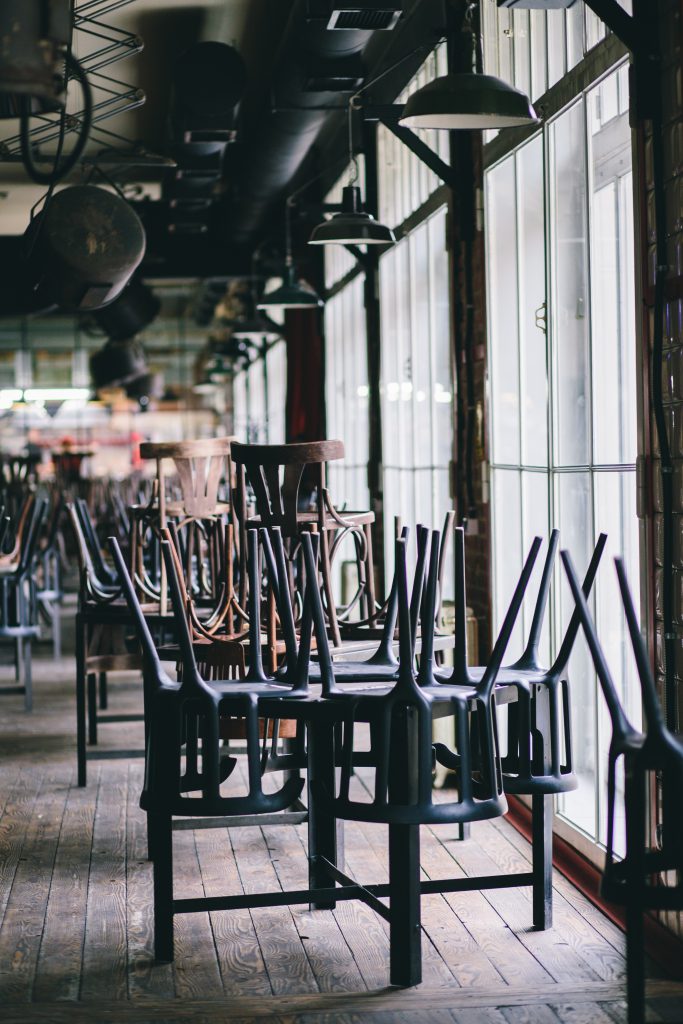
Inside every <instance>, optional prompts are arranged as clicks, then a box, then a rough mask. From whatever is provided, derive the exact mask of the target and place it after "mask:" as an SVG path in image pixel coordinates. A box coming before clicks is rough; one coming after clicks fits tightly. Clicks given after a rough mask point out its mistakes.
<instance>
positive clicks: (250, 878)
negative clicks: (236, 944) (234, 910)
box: [230, 828, 318, 995]
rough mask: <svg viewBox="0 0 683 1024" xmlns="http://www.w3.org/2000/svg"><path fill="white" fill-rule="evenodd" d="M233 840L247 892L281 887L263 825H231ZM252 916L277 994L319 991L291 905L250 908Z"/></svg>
mask: <svg viewBox="0 0 683 1024" xmlns="http://www.w3.org/2000/svg"><path fill="white" fill-rule="evenodd" d="M230 842H231V844H232V848H233V852H234V855H235V860H236V863H237V868H238V871H239V875H240V880H241V882H242V886H243V888H244V891H245V892H273V891H275V890H277V889H280V888H281V886H280V884H279V882H278V877H277V874H276V872H275V868H274V866H273V865H272V864H271V863H270V860H269V858H268V850H267V846H266V842H265V839H264V838H263V835H262V833H261V829H260V828H234V829H230ZM251 919H252V921H253V923H254V928H255V929H256V935H257V936H258V940H259V945H260V947H261V954H262V956H263V960H264V963H265V965H266V970H267V972H268V978H269V979H270V984H271V987H272V990H273V992H274V993H275V995H285V994H288V993H291V992H316V991H317V990H318V985H317V982H316V979H315V974H314V972H313V969H312V968H311V965H310V963H309V960H308V957H307V955H306V952H305V950H304V948H303V947H302V944H301V942H300V940H299V934H298V932H297V930H296V927H295V925H294V921H293V919H292V911H291V909H290V908H289V907H269V908H259V909H257V910H252V911H251Z"/></svg>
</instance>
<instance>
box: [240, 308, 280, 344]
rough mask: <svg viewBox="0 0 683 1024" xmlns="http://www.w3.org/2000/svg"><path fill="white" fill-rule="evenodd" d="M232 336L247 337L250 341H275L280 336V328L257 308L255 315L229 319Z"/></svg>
mask: <svg viewBox="0 0 683 1024" xmlns="http://www.w3.org/2000/svg"><path fill="white" fill-rule="evenodd" d="M229 326H230V328H231V330H232V337H233V338H248V339H249V340H250V341H262V340H264V339H265V340H266V341H276V340H277V339H278V338H281V337H282V328H281V327H280V325H279V324H276V323H275V321H274V320H271V318H270V317H269V316H267V315H266V314H265V313H263V312H259V310H258V309H257V311H256V315H255V316H245V317H237V318H236V319H235V320H231V321H229Z"/></svg>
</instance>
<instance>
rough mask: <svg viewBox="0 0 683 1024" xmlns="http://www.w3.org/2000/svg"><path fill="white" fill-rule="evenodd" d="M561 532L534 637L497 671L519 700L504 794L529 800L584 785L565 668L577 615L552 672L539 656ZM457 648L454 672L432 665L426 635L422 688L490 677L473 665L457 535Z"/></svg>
mask: <svg viewBox="0 0 683 1024" xmlns="http://www.w3.org/2000/svg"><path fill="white" fill-rule="evenodd" d="M606 541H607V535H606V534H604V533H603V534H600V537H599V539H598V542H597V544H596V546H595V550H594V551H593V555H592V557H591V561H590V564H589V566H588V570H587V572H586V576H585V579H584V582H583V589H584V593H585V594H586V595H587V596H588V594H590V591H591V587H592V586H593V581H594V580H595V574H596V573H597V570H598V565H599V564H600V559H601V557H602V553H603V550H604V547H605V543H606ZM558 542H559V531H558V530H553V531H552V533H551V535H550V541H549V544H548V553H547V555H546V560H545V564H544V567H543V573H542V576H541V583H540V586H539V590H538V596H537V598H536V604H535V607H534V614H533V618H532V622H531V628H530V630H529V637H528V640H527V644H526V647H525V650H524V653H523V654H522V656H521V657H520V658H519V659H518V660H517V661H516V662H514V663H513V664H511V665H504V666H503V667H502V668H501V669H500V671H499V673H498V683H499V684H501V685H502V684H503V683H504V684H506V685H507V686H513V687H514V688H515V689H516V691H517V699H516V701H514V702H512V703H510V704H509V705H508V717H507V752H506V754H505V755H504V756H503V757H502V758H501V769H502V772H503V783H504V786H505V791H506V793H515V794H524V795H529V796H534V795H548V794H554V793H566V792H568V791H571V790H574V789H576V787H577V785H578V780H577V777H576V774H575V772H574V767H573V759H572V738H571V710H570V687H569V681H568V679H567V674H566V669H567V664H568V662H569V657H570V655H571V652H572V649H573V647H574V643H575V640H576V636H577V633H578V629H579V625H580V620H579V616H578V613H577V612H574V614H573V615H572V617H571V620H570V622H569V625H568V627H567V630H566V632H565V635H564V638H563V640H562V644H561V646H560V650H559V652H558V654H557V657H556V658H555V661H554V662H553V664H552V665H551V666H550V668H544V667H543V666H542V665H541V664H540V662H539V658H538V649H539V645H540V639H541V630H542V627H543V617H544V614H545V609H546V605H547V602H548V594H549V590H550V583H551V579H552V573H553V566H554V561H555V555H556V551H557V545H558ZM435 568H436V566H435V555H434V552H432V558H431V560H430V567H429V581H428V587H427V597H426V601H425V604H426V605H427V606H428V607H427V609H426V611H425V618H427V619H428V618H429V617H430V616H433V606H434V590H435V585H434V574H435ZM455 581H456V583H455V586H456V596H455V649H454V657H453V668H452V670H447V671H444V670H439V669H436V668H435V667H434V659H433V653H432V650H431V645H430V634H429V633H428V632H427V634H426V637H425V642H424V644H423V651H422V657H421V659H420V674H419V677H418V678H419V681H420V683H421V685H422V686H435V685H444V684H448V685H450V686H460V685H463V686H465V687H468V686H472V685H473V684H474V683H475V682H477V681H478V680H481V679H482V678H483V676H484V674H485V672H486V667H484V666H469V665H468V664H467V630H466V614H467V599H466V593H465V535H464V530H462V529H461V528H458V529H456V531H455Z"/></svg>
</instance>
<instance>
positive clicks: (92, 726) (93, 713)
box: [88, 672, 97, 745]
mask: <svg viewBox="0 0 683 1024" xmlns="http://www.w3.org/2000/svg"><path fill="white" fill-rule="evenodd" d="M88 743H90V744H91V745H95V744H96V743H97V676H96V674H95V673H94V672H88Z"/></svg>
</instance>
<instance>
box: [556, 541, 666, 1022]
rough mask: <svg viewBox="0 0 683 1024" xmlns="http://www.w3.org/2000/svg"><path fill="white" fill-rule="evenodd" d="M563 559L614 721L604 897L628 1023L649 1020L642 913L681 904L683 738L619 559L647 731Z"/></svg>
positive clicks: (569, 565) (565, 555)
mask: <svg viewBox="0 0 683 1024" xmlns="http://www.w3.org/2000/svg"><path fill="white" fill-rule="evenodd" d="M562 560H563V562H564V567H565V570H566V573H567V577H568V579H569V584H570V586H571V589H572V594H573V595H574V600H575V601H576V606H577V612H578V614H579V616H580V620H581V625H582V626H583V629H584V632H585V634H586V639H587V641H588V646H589V648H590V652H591V656H592V658H593V663H594V665H595V670H596V672H597V675H598V680H599V682H600V686H601V688H602V692H603V696H604V698H605V703H606V704H607V709H608V711H609V716H610V721H611V725H612V739H611V742H610V747H609V755H608V767H607V851H606V854H605V866H604V869H603V876H602V894H603V896H604V897H605V899H607V900H610V901H612V902H614V903H618V904H621V905H622V906H624V907H625V908H626V977H627V982H626V983H627V996H628V1020H629V1024H641V1022H642V1021H644V1020H645V969H644V956H643V915H644V912H645V911H646V910H678V911H680V910H683V815H682V814H681V794H682V793H683V741H682V740H681V737H680V736H676V735H674V734H673V733H671V732H670V731H669V730H668V729H667V727H666V725H665V722H664V715H663V713H662V709H661V706H660V703H659V700H658V698H657V691H656V689H655V683H654V679H653V677H652V669H651V668H650V662H649V659H648V656H647V651H646V649H645V644H644V643H643V638H642V635H641V633H640V628H639V626H638V619H637V616H636V612H635V608H634V606H633V599H632V597H631V592H630V590H629V586H628V581H627V579H626V571H625V569H624V564H623V562H622V560H621V559H619V558H617V559H615V564H616V569H617V576H618V579H619V589H620V591H621V598H622V601H623V604H624V611H625V613H626V621H627V624H628V630H629V634H630V637H631V645H632V647H633V653H634V656H635V661H636V666H637V669H638V679H639V681H640V688H641V692H642V698H643V709H644V712H645V722H646V726H647V732H646V733H642V732H641V731H640V730H639V729H636V728H635V727H634V726H633V725H632V724H631V722H630V721H629V719H628V717H627V715H626V712H625V711H624V708H623V705H622V703H621V701H620V699H619V693H618V691H617V688H616V686H615V684H614V680H613V678H612V675H611V673H610V670H609V668H608V666H607V661H606V660H605V655H604V653H603V650H602V648H601V646H600V642H599V640H598V637H597V633H596V630H595V626H594V624H593V620H592V618H591V614H590V611H589V609H588V605H587V603H586V599H585V596H584V594H583V593H582V591H581V588H580V586H579V583H578V580H577V577H576V572H575V570H574V567H573V565H572V561H571V558H570V556H569V554H568V553H567V552H566V551H563V552H562ZM620 762H621V763H622V765H623V777H624V792H623V813H624V816H625V820H626V852H625V855H624V857H623V859H619V858H618V857H617V856H616V854H615V849H614V843H615V820H616V813H617V798H618V794H617V767H618V765H619V763H620ZM655 779H658V780H659V782H660V785H661V794H662V800H661V816H662V823H661V828H660V829H659V830H658V834H656V835H655V833H654V830H653V829H652V827H651V825H650V822H649V820H648V813H647V807H648V791H649V792H652V790H653V788H654V787H653V783H654V782H655Z"/></svg>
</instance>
